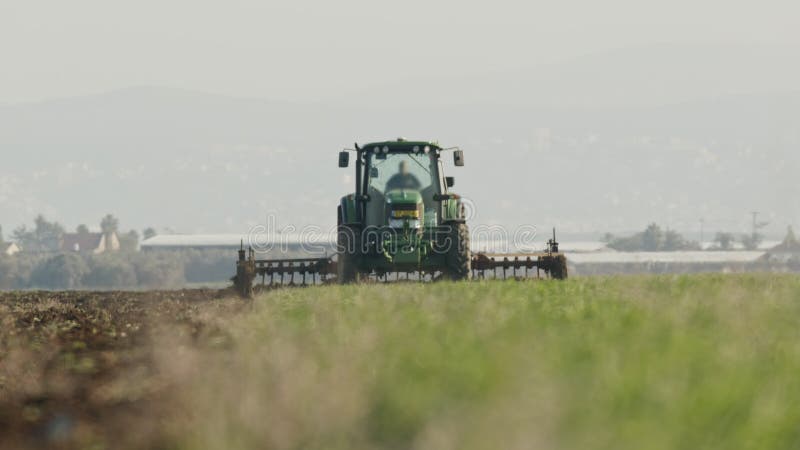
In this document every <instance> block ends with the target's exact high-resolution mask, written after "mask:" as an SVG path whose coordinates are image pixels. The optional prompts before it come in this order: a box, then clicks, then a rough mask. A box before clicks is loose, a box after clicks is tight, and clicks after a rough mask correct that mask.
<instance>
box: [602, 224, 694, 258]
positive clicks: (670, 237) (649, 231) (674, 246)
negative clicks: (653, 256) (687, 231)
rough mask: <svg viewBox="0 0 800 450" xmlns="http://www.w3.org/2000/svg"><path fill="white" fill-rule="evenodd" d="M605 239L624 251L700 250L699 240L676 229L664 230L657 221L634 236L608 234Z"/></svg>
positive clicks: (612, 246) (610, 246) (615, 248)
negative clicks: (685, 236) (693, 239)
mask: <svg viewBox="0 0 800 450" xmlns="http://www.w3.org/2000/svg"><path fill="white" fill-rule="evenodd" d="M604 241H605V242H606V243H607V244H606V245H607V246H608V247H609V248H613V249H614V250H619V251H622V252H674V251H680V250H700V244H699V243H698V242H694V241H689V240H687V239H685V238H684V237H683V236H681V235H680V234H679V233H677V232H676V231H674V230H662V229H661V227H659V226H658V225H657V224H655V223H651V224H650V225H648V226H647V228H646V229H645V230H644V231H642V232H640V233H636V234H634V235H633V236H627V237H616V236H614V235H612V234H608V233H607V234H606V235H605V237H604Z"/></svg>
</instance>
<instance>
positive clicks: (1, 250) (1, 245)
mask: <svg viewBox="0 0 800 450" xmlns="http://www.w3.org/2000/svg"><path fill="white" fill-rule="evenodd" d="M17 253H19V247H17V244H15V243H13V242H0V254H3V255H6V256H14V255H16V254H17Z"/></svg>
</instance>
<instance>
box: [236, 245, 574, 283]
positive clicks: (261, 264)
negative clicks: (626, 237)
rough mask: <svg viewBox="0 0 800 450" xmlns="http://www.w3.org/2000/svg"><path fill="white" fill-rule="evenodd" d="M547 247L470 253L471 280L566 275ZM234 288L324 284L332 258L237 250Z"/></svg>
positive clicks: (423, 277) (378, 277) (413, 276)
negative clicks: (278, 256)
mask: <svg viewBox="0 0 800 450" xmlns="http://www.w3.org/2000/svg"><path fill="white" fill-rule="evenodd" d="M547 244H548V248H547V250H546V251H544V252H537V253H486V252H478V253H474V254H473V255H472V258H471V271H472V273H471V274H472V279H473V280H483V279H507V278H512V279H525V278H550V279H556V280H561V279H565V278H567V260H566V257H565V256H564V255H563V254H561V253H559V252H558V242H556V241H555V235H554V237H553V239H551V240H550V241H548V243H547ZM441 276H442V274H441V273H438V272H433V271H426V270H419V271H403V272H381V273H375V274H372V275H371V276H366V277H364V278H363V280H364V281H371V282H387V283H390V282H401V281H419V282H424V281H434V280H437V279H439V278H440V277H441ZM232 281H233V283H234V287H235V289H236V291H237V292H238V293H239V294H240V295H242V296H243V297H251V296H252V295H253V294H254V293H255V292H257V291H261V290H264V289H269V288H274V287H280V286H286V287H293V286H308V285H317V284H327V283H331V282H334V281H337V279H336V260H335V259H334V258H331V257H327V256H326V257H316V258H283V259H256V254H255V252H254V251H253V250H252V249H245V248H244V246H242V247H241V248H240V249H239V259H238V261H237V263H236V276H234V277H233V279H232Z"/></svg>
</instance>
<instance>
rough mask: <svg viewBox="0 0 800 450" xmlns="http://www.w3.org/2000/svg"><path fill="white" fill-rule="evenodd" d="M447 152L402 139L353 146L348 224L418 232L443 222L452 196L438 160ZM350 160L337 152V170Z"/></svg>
mask: <svg viewBox="0 0 800 450" xmlns="http://www.w3.org/2000/svg"><path fill="white" fill-rule="evenodd" d="M447 150H451V149H442V148H441V147H439V146H438V145H437V144H435V143H432V142H424V141H405V140H403V139H398V140H397V141H386V142H376V143H372V144H367V145H365V146H363V147H358V146H356V150H355V152H356V158H357V159H356V177H355V178H356V193H355V194H354V195H355V199H354V200H355V202H354V209H355V211H353V214H351V215H350V217H348V219H349V220H348V222H357V223H360V224H362V225H363V226H365V227H390V228H396V229H399V228H411V229H418V230H421V229H424V228H430V227H436V226H438V225H440V224H441V223H443V222H444V221H445V220H447V217H448V216H447V211H445V210H444V208H446V207H447V205H448V200H450V199H451V198H455V196H453V195H450V194H448V188H449V187H452V186H453V178H452V177H445V176H444V173H443V170H442V161H441V159H440V158H441V156H442V154H443V152H445V151H447ZM453 150H455V153H454V161H455V164H456V165H463V153H462V151H461V150H458V149H453ZM349 156H350V155H349V153H348V151H344V152H342V153H341V154H340V157H339V163H340V164H339V165H340V167H347V165H348V162H349Z"/></svg>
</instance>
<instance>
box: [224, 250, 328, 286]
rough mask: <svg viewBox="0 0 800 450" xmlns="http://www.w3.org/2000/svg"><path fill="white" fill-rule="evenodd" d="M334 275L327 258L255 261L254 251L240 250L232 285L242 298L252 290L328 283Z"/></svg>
mask: <svg viewBox="0 0 800 450" xmlns="http://www.w3.org/2000/svg"><path fill="white" fill-rule="evenodd" d="M335 274H336V261H334V260H333V258H329V257H320V258H286V259H256V257H255V252H254V251H253V249H247V250H246V249H245V248H244V246H242V247H241V248H240V249H239V259H238V261H236V276H234V277H233V284H234V287H235V288H236V290H237V292H239V294H240V295H242V296H244V297H249V296H251V295H252V294H253V291H254V289H263V288H265V287H274V286H306V285H308V284H320V283H327V282H328V281H329V280H330V279H331V278H330V277H331V276H335Z"/></svg>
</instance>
